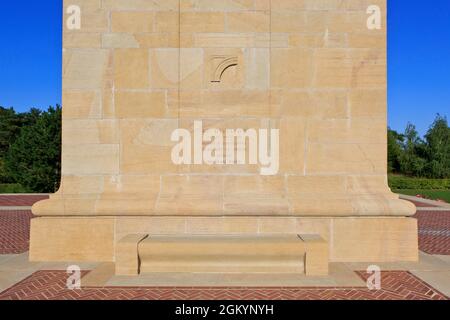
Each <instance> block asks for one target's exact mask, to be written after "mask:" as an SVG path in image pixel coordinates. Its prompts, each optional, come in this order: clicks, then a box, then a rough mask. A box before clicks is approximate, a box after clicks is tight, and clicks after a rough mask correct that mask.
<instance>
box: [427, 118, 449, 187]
mask: <svg viewBox="0 0 450 320" xmlns="http://www.w3.org/2000/svg"><path fill="white" fill-rule="evenodd" d="M425 141H426V158H427V164H426V167H425V172H426V176H427V177H429V178H435V179H441V178H449V177H450V128H449V126H448V122H447V118H446V117H443V116H441V115H439V114H438V115H437V116H436V119H435V120H434V122H433V124H432V125H431V127H430V129H429V130H428V132H427V134H426V135H425Z"/></svg>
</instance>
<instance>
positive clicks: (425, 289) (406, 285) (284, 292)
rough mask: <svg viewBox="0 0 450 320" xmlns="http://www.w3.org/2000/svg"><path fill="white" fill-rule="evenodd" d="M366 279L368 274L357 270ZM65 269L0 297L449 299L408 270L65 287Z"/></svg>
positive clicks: (41, 274)
mask: <svg viewBox="0 0 450 320" xmlns="http://www.w3.org/2000/svg"><path fill="white" fill-rule="evenodd" d="M358 274H359V275H360V276H361V277H362V278H363V279H364V280H365V279H366V278H367V274H366V273H365V272H358ZM66 279H67V274H66V273H65V272H64V271H38V272H36V273H34V274H33V275H31V276H30V277H28V278H27V279H25V280H23V281H21V282H20V283H18V284H16V285H15V286H13V287H11V288H9V289H7V290H6V291H4V292H3V293H1V294H0V300H446V299H448V298H447V297H446V296H445V295H443V294H442V293H440V292H438V291H436V290H435V289H433V288H432V287H431V286H429V285H428V284H426V283H425V282H423V281H422V280H420V279H418V278H417V277H415V276H414V275H412V274H411V273H409V272H406V271H386V272H382V281H381V286H382V289H381V290H372V291H371V290H368V289H367V288H364V287H342V288H318V287H304V288H303V287H302V288H237V287H230V288H209V287H202V288H176V287H171V288H164V287H143V288H132V287H98V288H97V287H96V288H83V289H81V290H68V289H66Z"/></svg>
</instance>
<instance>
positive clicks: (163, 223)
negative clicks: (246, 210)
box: [30, 217, 418, 262]
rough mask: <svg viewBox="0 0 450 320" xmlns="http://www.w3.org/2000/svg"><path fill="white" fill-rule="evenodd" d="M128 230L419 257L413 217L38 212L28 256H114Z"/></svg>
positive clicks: (384, 257)
mask: <svg viewBox="0 0 450 320" xmlns="http://www.w3.org/2000/svg"><path fill="white" fill-rule="evenodd" d="M130 234H152V235H255V234H285V235H289V234H292V235H298V234H301V235H308V234H314V235H320V236H321V237H322V238H323V239H324V240H325V241H327V243H328V245H329V259H330V262H394V261H417V260H418V233H417V220H416V219H414V218H406V217H364V218H363V217H345V218H332V217H329V218H327V217H321V218H302V217H38V218H35V219H33V220H32V222H31V241H30V260H31V261H115V260H116V258H115V253H114V252H115V247H116V245H117V242H118V241H119V240H120V239H123V238H124V237H125V236H127V235H130Z"/></svg>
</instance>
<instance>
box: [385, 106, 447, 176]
mask: <svg viewBox="0 0 450 320" xmlns="http://www.w3.org/2000/svg"><path fill="white" fill-rule="evenodd" d="M388 170H389V172H390V173H394V174H402V175H405V176H411V177H419V178H431V179H444V178H445V179H448V178H450V128H449V126H448V121H447V118H446V117H444V116H441V115H439V114H438V115H437V116H436V118H435V120H434V122H433V123H432V124H431V126H430V127H429V129H428V131H427V133H426V134H425V136H424V137H423V138H421V137H420V135H419V134H418V132H417V130H416V127H415V126H414V125H413V124H411V123H408V125H407V126H406V129H405V131H404V132H403V133H399V132H397V131H394V130H391V129H390V128H389V129H388Z"/></svg>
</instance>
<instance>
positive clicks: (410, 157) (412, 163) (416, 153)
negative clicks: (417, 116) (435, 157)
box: [399, 123, 426, 177]
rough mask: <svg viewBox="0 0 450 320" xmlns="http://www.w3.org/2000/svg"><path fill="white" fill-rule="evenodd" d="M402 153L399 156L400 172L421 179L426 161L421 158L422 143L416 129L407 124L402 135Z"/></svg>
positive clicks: (422, 152)
mask: <svg viewBox="0 0 450 320" xmlns="http://www.w3.org/2000/svg"><path fill="white" fill-rule="evenodd" d="M403 137H404V140H403V152H402V153H401V155H400V158H399V160H400V172H401V173H403V174H406V175H410V176H418V177H422V176H423V175H424V169H425V165H426V160H425V159H424V158H423V154H424V147H425V146H424V142H423V141H422V139H421V138H420V137H419V134H418V132H417V130H416V127H415V126H414V125H413V124H411V123H408V125H407V126H406V130H405V133H404V135H403Z"/></svg>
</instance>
